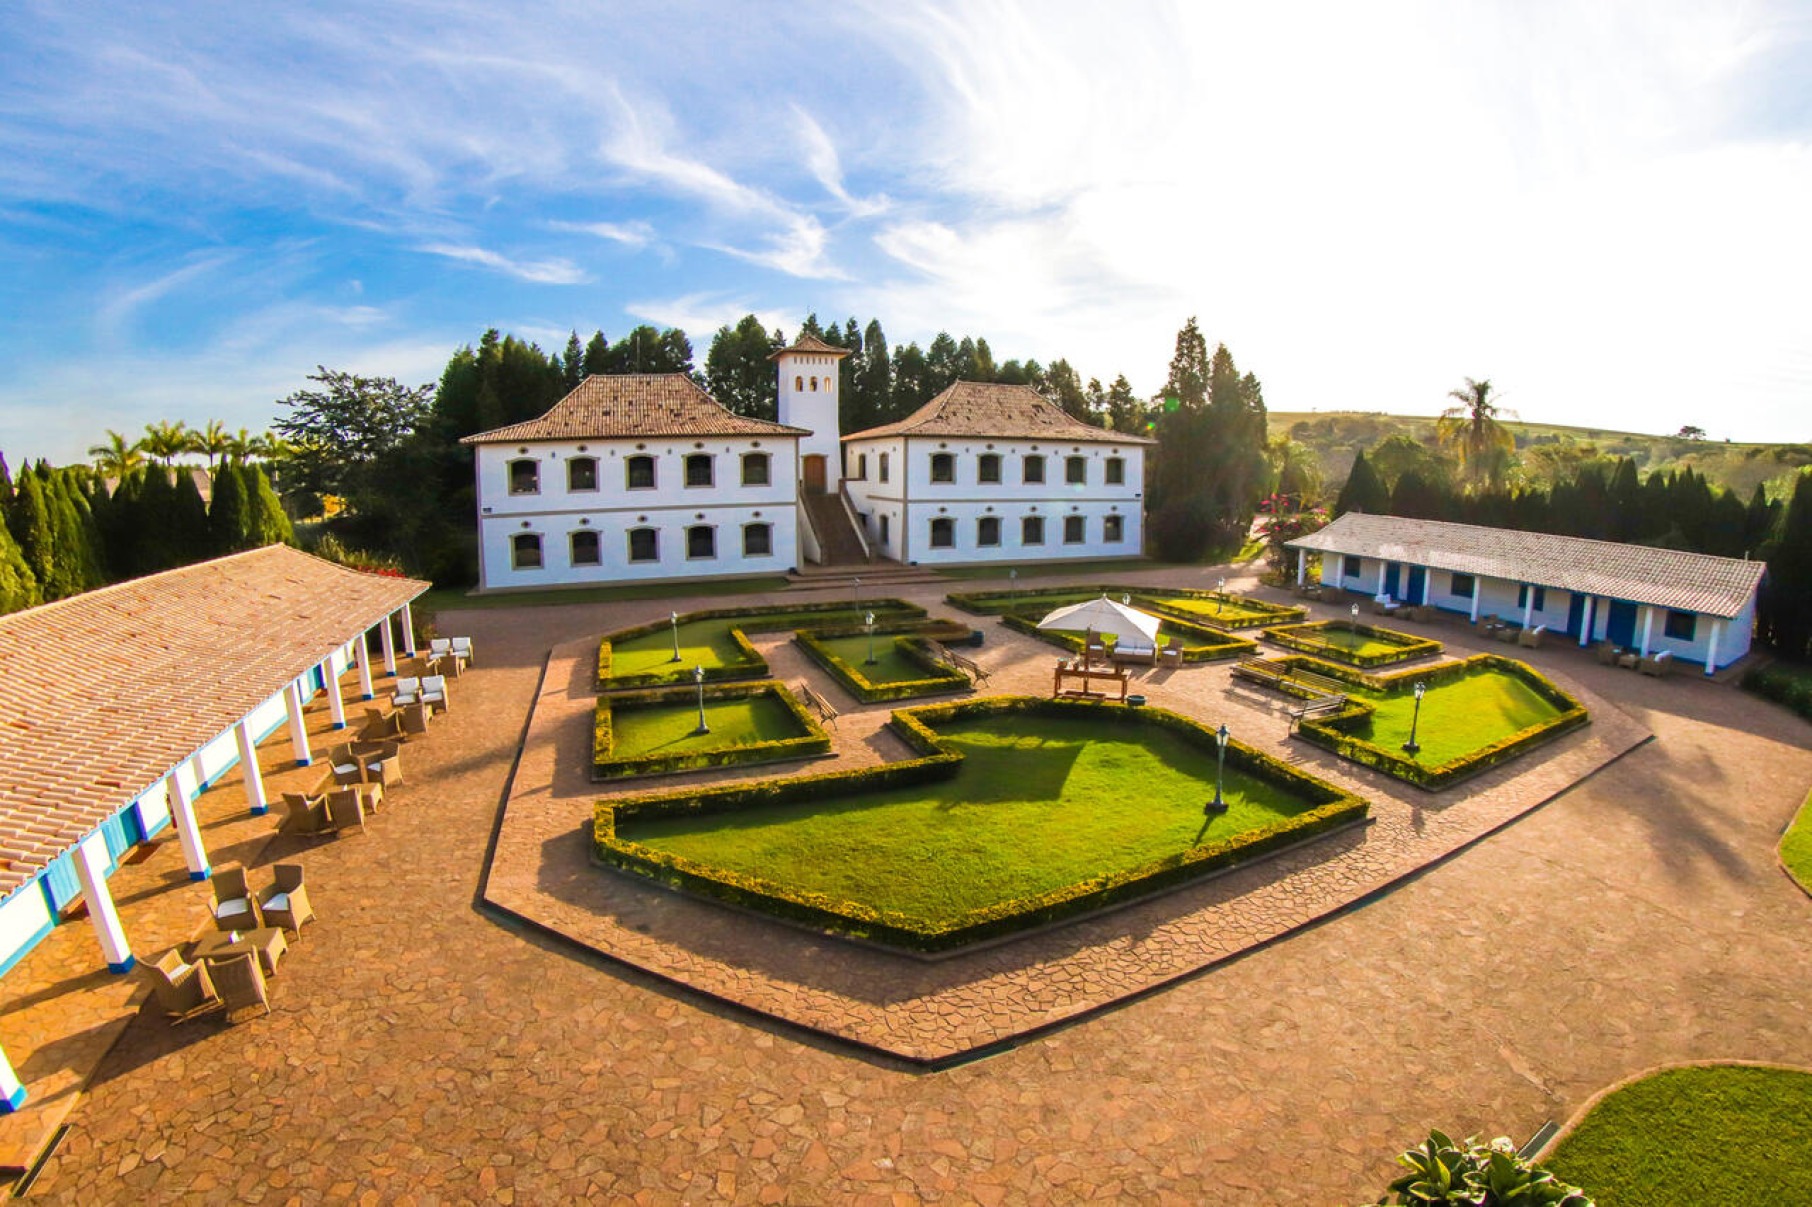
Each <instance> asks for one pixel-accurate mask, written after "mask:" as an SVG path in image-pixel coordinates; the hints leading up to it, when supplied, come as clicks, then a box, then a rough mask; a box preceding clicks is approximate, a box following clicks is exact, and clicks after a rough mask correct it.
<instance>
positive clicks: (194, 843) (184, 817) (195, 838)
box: [164, 771, 262, 880]
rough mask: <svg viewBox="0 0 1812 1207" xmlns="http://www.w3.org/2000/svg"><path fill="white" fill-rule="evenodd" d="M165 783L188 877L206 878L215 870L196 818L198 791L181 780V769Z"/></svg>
mask: <svg viewBox="0 0 1812 1207" xmlns="http://www.w3.org/2000/svg"><path fill="white" fill-rule="evenodd" d="M164 783H165V785H166V788H167V798H168V801H169V805H170V821H171V823H172V824H173V825H175V827H176V838H177V841H178V842H180V843H181V844H182V858H183V862H184V863H186V864H188V865H189V879H190V880H206V879H207V878H208V877H209V876H211V875H213V874H214V869H213V868H212V867H211V866H210V865H209V864H208V849H207V847H205V846H203V845H202V841H201V823H200V822H198V821H197V820H196V819H195V795H194V793H192V792H190V791H189V786H188V785H187V784H185V783H183V782H182V774H181V772H179V771H172V772H171V773H170V775H169V778H168V779H166V780H165V781H164ZM260 786H261V787H262V785H260Z"/></svg>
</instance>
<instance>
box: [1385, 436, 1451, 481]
mask: <svg viewBox="0 0 1812 1207" xmlns="http://www.w3.org/2000/svg"><path fill="white" fill-rule="evenodd" d="M1365 459H1366V460H1367V461H1368V462H1370V463H1371V467H1372V470H1373V471H1374V472H1375V473H1376V474H1377V475H1378V478H1379V480H1380V481H1382V482H1383V483H1384V485H1385V486H1386V487H1387V488H1395V486H1396V484H1397V480H1398V479H1399V478H1401V477H1402V476H1403V475H1404V474H1406V473H1412V472H1413V473H1414V474H1415V475H1416V476H1417V477H1418V478H1420V479H1422V481H1423V482H1424V483H1427V484H1428V485H1431V486H1435V487H1437V488H1439V489H1440V490H1441V491H1442V492H1443V493H1446V492H1447V491H1448V490H1450V489H1451V488H1452V485H1453V462H1452V460H1451V459H1449V458H1448V457H1446V456H1445V455H1443V454H1442V453H1441V451H1440V450H1439V449H1438V448H1430V447H1429V446H1428V445H1426V444H1424V443H1422V441H1420V440H1417V439H1416V438H1415V437H1413V436H1407V435H1404V434H1403V433H1401V432H1398V433H1396V434H1395V435H1392V436H1386V437H1385V438H1384V439H1383V440H1380V441H1378V442H1377V443H1376V444H1374V445H1372V446H1371V447H1370V448H1369V449H1367V450H1366V454H1365Z"/></svg>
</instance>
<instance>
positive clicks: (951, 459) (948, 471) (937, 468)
mask: <svg viewBox="0 0 1812 1207" xmlns="http://www.w3.org/2000/svg"><path fill="white" fill-rule="evenodd" d="M931 480H932V481H933V482H954V481H956V458H955V456H953V455H952V454H950V453H932V454H931Z"/></svg>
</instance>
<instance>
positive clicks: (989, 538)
mask: <svg viewBox="0 0 1812 1207" xmlns="http://www.w3.org/2000/svg"><path fill="white" fill-rule="evenodd" d="M975 543H976V544H977V545H982V546H988V545H998V544H1000V517H999V516H996V515H985V516H983V517H982V518H981V519H979V520H977V521H975Z"/></svg>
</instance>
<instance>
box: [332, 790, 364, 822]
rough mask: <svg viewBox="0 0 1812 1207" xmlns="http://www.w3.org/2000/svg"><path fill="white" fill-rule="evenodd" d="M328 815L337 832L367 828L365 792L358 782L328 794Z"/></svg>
mask: <svg viewBox="0 0 1812 1207" xmlns="http://www.w3.org/2000/svg"><path fill="white" fill-rule="evenodd" d="M327 816H328V818H329V819H330V820H331V821H332V822H333V828H334V830H335V831H336V832H338V831H340V830H350V829H352V828H353V827H355V826H356V827H358V828H359V829H361V830H363V829H364V828H365V793H364V791H363V790H362V789H361V787H360V786H359V785H357V784H352V785H349V786H348V787H345V788H336V789H334V790H333V791H332V792H330V793H328V794H327Z"/></svg>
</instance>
